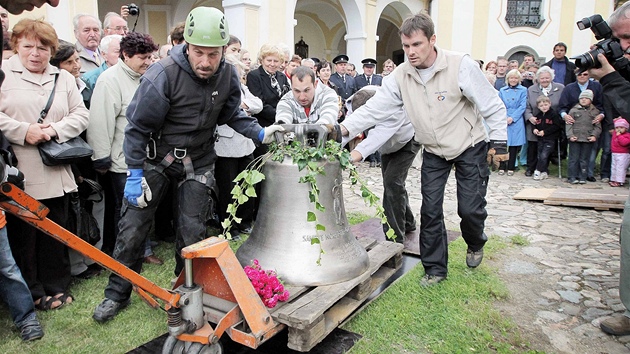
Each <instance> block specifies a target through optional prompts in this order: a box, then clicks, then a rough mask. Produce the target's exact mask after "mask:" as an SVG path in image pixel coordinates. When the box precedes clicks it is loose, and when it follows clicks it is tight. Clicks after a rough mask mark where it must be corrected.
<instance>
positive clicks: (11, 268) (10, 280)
mask: <svg viewBox="0 0 630 354" xmlns="http://www.w3.org/2000/svg"><path fill="white" fill-rule="evenodd" d="M0 297H1V298H2V300H3V301H4V302H5V303H6V304H7V305H8V306H9V311H10V312H11V318H13V322H14V323H15V325H16V326H17V327H18V328H20V327H22V325H23V324H25V323H26V322H28V321H32V320H34V319H35V307H34V306H33V299H32V298H31V291H30V290H29V289H28V286H27V285H26V282H25V281H24V278H22V273H21V272H20V268H18V266H17V264H15V259H13V254H12V253H11V248H10V247H9V239H8V238H7V228H6V227H2V228H1V229H0Z"/></svg>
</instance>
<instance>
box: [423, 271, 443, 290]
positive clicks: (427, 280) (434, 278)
mask: <svg viewBox="0 0 630 354" xmlns="http://www.w3.org/2000/svg"><path fill="white" fill-rule="evenodd" d="M445 279H446V277H443V276H440V275H433V274H425V275H424V276H423V277H422V279H420V286H421V287H423V288H428V287H430V286H433V285H436V284H437V283H439V282H441V281H443V280H445Z"/></svg>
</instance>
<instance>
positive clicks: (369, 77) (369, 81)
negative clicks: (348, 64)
mask: <svg viewBox="0 0 630 354" xmlns="http://www.w3.org/2000/svg"><path fill="white" fill-rule="evenodd" d="M367 82H368V85H371V84H372V77H371V76H368V78H367Z"/></svg>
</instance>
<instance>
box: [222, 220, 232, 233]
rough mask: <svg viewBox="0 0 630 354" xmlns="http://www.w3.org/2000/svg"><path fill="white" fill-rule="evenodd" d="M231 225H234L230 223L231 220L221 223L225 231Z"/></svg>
mask: <svg viewBox="0 0 630 354" xmlns="http://www.w3.org/2000/svg"><path fill="white" fill-rule="evenodd" d="M231 225H232V222H231V221H230V219H225V220H223V221H221V227H222V228H223V229H224V230H227V229H229V228H230V226H231Z"/></svg>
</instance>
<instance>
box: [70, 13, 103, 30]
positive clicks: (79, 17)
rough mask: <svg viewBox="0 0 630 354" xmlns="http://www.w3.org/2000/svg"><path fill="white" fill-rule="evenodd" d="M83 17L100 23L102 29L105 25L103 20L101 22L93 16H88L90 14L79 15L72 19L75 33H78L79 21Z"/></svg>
mask: <svg viewBox="0 0 630 354" xmlns="http://www.w3.org/2000/svg"><path fill="white" fill-rule="evenodd" d="M81 17H90V18H93V19H94V20H95V21H96V22H98V27H99V28H102V27H103V24H102V23H101V20H99V19H98V18H96V17H94V16H92V15H88V14H77V15H76V16H74V18H73V19H72V26H73V27H74V31H75V32H76V31H78V30H79V20H80V19H81Z"/></svg>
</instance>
